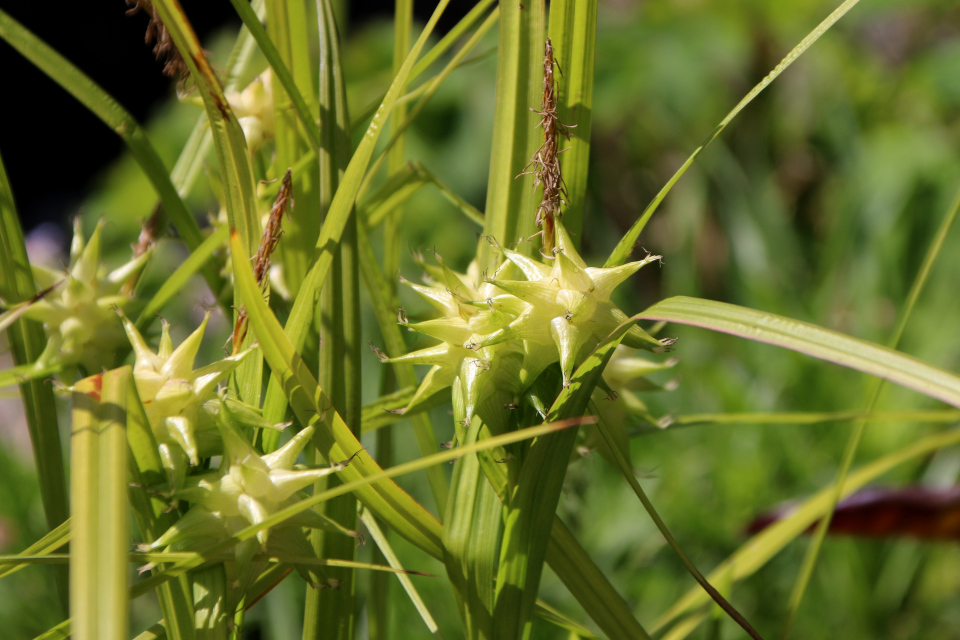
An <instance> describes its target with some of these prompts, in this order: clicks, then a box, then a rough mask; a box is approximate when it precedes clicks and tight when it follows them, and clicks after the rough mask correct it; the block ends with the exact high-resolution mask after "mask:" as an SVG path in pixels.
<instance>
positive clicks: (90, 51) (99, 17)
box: [0, 0, 474, 232]
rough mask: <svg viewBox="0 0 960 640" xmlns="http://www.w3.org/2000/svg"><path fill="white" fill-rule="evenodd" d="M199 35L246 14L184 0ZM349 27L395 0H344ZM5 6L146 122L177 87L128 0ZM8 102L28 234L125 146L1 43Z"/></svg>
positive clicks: (420, 9) (8, 145)
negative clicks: (129, 10) (147, 40)
mask: <svg viewBox="0 0 960 640" xmlns="http://www.w3.org/2000/svg"><path fill="white" fill-rule="evenodd" d="M182 4H183V7H184V9H185V10H186V12H187V14H188V16H189V17H190V21H191V22H192V23H193V26H194V29H195V30H196V31H197V35H198V36H199V37H200V40H201V42H204V41H206V39H207V36H208V35H210V34H211V33H212V32H214V31H216V30H218V29H221V28H223V27H228V26H229V27H231V28H234V29H236V28H239V26H240V19H239V18H238V17H237V16H236V13H235V12H234V11H233V9H232V8H231V6H230V4H229V2H226V1H225V0H216V1H212V0H183V1H182ZM346 4H347V8H348V11H349V21H348V25H347V29H348V30H349V29H350V28H352V27H357V26H360V25H362V24H364V23H365V22H367V21H370V20H373V19H376V18H379V17H386V18H388V19H389V18H390V17H391V16H392V15H393V1H392V0H374V1H370V2H362V3H360V2H348V3H346ZM473 4H474V3H473V2H465V1H464V0H460V1H458V2H453V3H451V6H450V7H449V8H448V9H447V11H446V12H445V14H444V17H443V19H442V20H441V21H440V23H439V24H438V31H439V33H444V32H446V31H447V30H449V29H450V28H451V27H453V26H454V25H455V24H456V23H457V21H458V20H460V18H461V17H463V15H465V14H466V13H467V11H469V9H470V8H471V6H472V5H473ZM0 8H2V10H3V11H5V12H7V13H8V14H10V15H11V16H12V17H13V18H14V19H15V20H17V21H18V22H20V23H21V24H22V25H24V26H25V27H27V28H28V29H29V30H30V31H32V32H33V33H34V34H35V35H36V36H38V37H39V38H41V39H42V40H43V41H44V42H46V43H47V44H49V45H51V46H53V47H54V48H55V49H56V50H57V51H58V52H59V53H60V54H61V55H64V56H65V57H66V58H68V59H70V60H71V61H72V62H73V63H74V64H75V65H77V66H78V67H79V68H80V69H81V70H82V71H83V72H84V73H86V74H87V75H89V76H90V77H91V78H92V79H93V80H94V81H95V82H97V83H98V84H99V85H100V86H101V87H103V88H104V89H105V90H106V91H107V93H109V94H110V95H112V96H113V97H114V98H115V99H116V100H117V101H118V102H119V103H120V104H121V105H123V106H124V107H125V108H126V109H127V110H128V111H129V112H130V113H132V114H133V116H134V117H135V118H136V119H137V120H138V121H139V122H141V123H143V122H144V121H145V120H146V119H147V118H148V116H149V114H150V110H151V109H152V108H153V106H154V105H157V104H159V103H160V102H161V101H162V100H163V99H164V98H166V97H167V96H168V95H169V93H170V92H171V91H172V90H173V82H172V81H171V80H170V79H169V78H166V77H164V76H163V75H162V74H161V68H162V65H160V64H159V63H157V62H156V61H155V60H154V57H153V53H152V51H151V48H152V47H148V46H147V45H145V44H144V41H143V36H144V31H145V29H146V25H147V21H148V18H147V15H146V14H145V13H144V12H141V13H139V14H137V15H135V16H127V15H126V14H125V11H126V9H127V6H126V4H125V3H124V2H123V0H110V2H92V3H80V2H63V3H56V5H51V4H49V3H44V2H33V1H27V0H12V1H11V0H5V1H4V2H2V3H0ZM432 10H433V3H426V2H418V3H416V7H415V13H416V17H415V19H416V20H417V21H418V22H420V23H421V24H422V23H424V22H425V21H426V20H427V19H428V18H429V16H430V12H431V11H432ZM0 69H3V72H4V76H5V86H7V87H13V89H12V90H10V91H9V93H7V94H6V95H5V96H4V97H3V100H2V107H0V114H2V117H3V125H2V126H0V154H2V157H3V162H4V165H5V167H6V170H7V175H8V177H9V179H10V182H11V185H12V187H13V192H14V195H15V197H16V199H17V207H18V209H19V212H20V219H21V220H22V222H23V225H24V231H25V232H28V231H30V230H31V229H33V228H34V227H36V226H37V225H39V224H41V223H43V222H54V223H62V221H63V220H64V219H65V217H66V216H68V215H69V214H70V213H71V211H72V208H74V207H75V206H76V205H77V204H78V203H80V202H81V201H82V200H83V198H84V196H85V195H86V194H87V192H88V190H89V188H90V186H91V184H92V179H93V178H94V177H95V176H96V175H97V174H98V173H99V172H100V171H101V170H103V169H104V168H105V167H106V166H107V165H109V164H110V163H111V162H112V161H113V160H114V159H116V158H117V157H118V156H119V154H120V152H121V149H122V147H123V143H122V142H121V140H120V138H119V137H117V136H116V135H114V133H113V132H112V131H110V130H109V129H108V128H107V127H106V126H104V125H103V123H101V122H100V121H99V120H98V119H97V118H96V117H95V116H94V115H93V114H91V113H90V112H89V111H87V109H86V108H85V107H84V106H83V105H81V104H80V103H79V102H77V101H76V100H74V99H73V98H72V97H71V96H70V95H68V94H67V93H66V92H65V91H64V90H63V89H61V88H60V87H58V86H57V85H56V84H55V83H54V82H53V81H52V80H50V79H49V78H48V77H47V76H46V75H44V74H43V73H42V72H40V71H39V70H37V69H36V68H35V67H34V66H33V65H32V64H30V62H28V61H27V60H26V59H25V58H23V57H22V56H21V55H20V54H19V53H17V52H16V51H15V50H14V49H13V48H12V47H10V46H9V45H7V44H6V43H5V42H2V41H0Z"/></svg>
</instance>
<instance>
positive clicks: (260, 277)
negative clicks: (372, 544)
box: [230, 169, 293, 355]
mask: <svg viewBox="0 0 960 640" xmlns="http://www.w3.org/2000/svg"><path fill="white" fill-rule="evenodd" d="M284 211H286V212H287V215H290V212H291V211H293V173H292V171H291V170H290V169H287V173H286V174H285V175H284V176H283V181H282V182H281V183H280V190H279V191H278V192H277V199H276V200H275V201H274V203H273V207H272V208H271V209H270V213H268V214H267V224H266V225H265V226H264V228H263V235H262V236H261V237H260V248H259V249H257V255H256V257H255V258H254V264H253V275H254V276H255V277H256V279H257V284H258V285H260V289H261V290H262V291H264V292H265V291H266V288H267V287H268V286H269V284H268V283H269V280H268V278H267V273H268V272H269V271H270V256H271V254H273V252H274V250H275V249H276V248H277V245H278V244H279V243H280V236H282V235H283V227H282V222H283V212H284ZM246 334H247V309H246V307H241V308H240V313H238V314H237V322H236V324H234V326H233V334H231V336H230V339H231V340H232V341H233V355H236V354H237V352H239V351H240V345H241V344H242V343H243V339H244V337H246Z"/></svg>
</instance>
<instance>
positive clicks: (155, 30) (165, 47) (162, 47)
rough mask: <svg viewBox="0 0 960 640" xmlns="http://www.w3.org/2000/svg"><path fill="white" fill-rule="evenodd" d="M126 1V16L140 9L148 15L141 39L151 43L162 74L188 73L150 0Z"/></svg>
mask: <svg viewBox="0 0 960 640" xmlns="http://www.w3.org/2000/svg"><path fill="white" fill-rule="evenodd" d="M126 2H127V6H128V7H130V8H129V9H127V15H128V16H133V15H136V14H138V13H140V12H141V11H144V12H146V13H147V15H149V16H150V23H149V24H148V25H147V33H146V35H145V36H144V39H143V41H144V42H146V43H147V44H152V45H153V55H154V56H155V57H156V58H157V62H162V63H163V75H165V76H167V77H169V78H180V79H183V78H185V77H187V75H188V74H189V73H190V72H189V69H187V63H186V62H184V61H183V57H182V56H181V55H180V52H179V51H178V50H177V47H176V46H175V45H174V44H173V38H171V37H170V32H169V31H167V28H166V27H165V26H164V24H163V21H162V20H161V19H160V16H159V15H158V14H157V10H156V9H155V8H154V6H153V5H152V4H151V3H150V0H126Z"/></svg>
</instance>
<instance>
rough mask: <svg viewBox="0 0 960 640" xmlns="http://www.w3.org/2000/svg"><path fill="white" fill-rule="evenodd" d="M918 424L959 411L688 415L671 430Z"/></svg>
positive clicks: (954, 416) (956, 416)
mask: <svg viewBox="0 0 960 640" xmlns="http://www.w3.org/2000/svg"><path fill="white" fill-rule="evenodd" d="M853 420H863V421H865V422H918V423H933V424H941V423H949V422H958V421H960V411H953V410H945V411H779V412H763V411H758V412H750V413H688V414H681V415H677V416H670V427H671V428H677V427H693V426H702V425H710V424H822V423H824V422H850V421H853Z"/></svg>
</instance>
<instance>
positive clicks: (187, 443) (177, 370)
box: [122, 313, 251, 488]
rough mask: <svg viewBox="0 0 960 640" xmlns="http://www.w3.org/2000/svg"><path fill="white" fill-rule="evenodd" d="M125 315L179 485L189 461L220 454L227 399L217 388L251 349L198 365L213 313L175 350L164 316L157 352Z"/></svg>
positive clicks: (145, 396)
mask: <svg viewBox="0 0 960 640" xmlns="http://www.w3.org/2000/svg"><path fill="white" fill-rule="evenodd" d="M122 319H123V328H124V330H125V331H126V333H127V337H128V338H129V340H130V344H131V345H132V346H133V351H134V356H135V362H134V365H133V379H134V382H135V383H136V386H137V393H138V394H139V396H140V401H141V402H142V403H143V408H144V411H145V412H146V414H147V420H148V421H149V422H150V427H151V429H152V430H153V434H154V437H155V438H156V440H157V444H158V446H159V449H160V458H161V460H162V461H163V465H164V468H165V469H166V470H167V474H168V479H169V481H170V486H171V487H172V488H177V487H180V486H181V485H182V483H183V480H184V478H185V477H186V473H187V468H188V465H189V464H192V465H197V464H200V458H202V457H208V456H210V455H215V454H218V453H220V451H221V444H220V435H219V434H218V433H217V428H216V419H215V418H216V415H217V413H218V412H219V407H220V406H221V404H222V403H220V402H218V400H217V387H218V385H219V384H220V383H221V382H222V381H223V380H224V379H225V378H226V377H227V376H228V375H230V373H231V372H233V370H234V369H236V368H237V367H238V366H239V365H240V362H241V361H242V360H243V358H244V357H245V356H246V355H247V354H248V353H250V351H251V350H250V349H247V350H246V351H243V352H241V353H238V354H237V355H235V356H232V357H229V358H224V359H223V360H220V361H218V362H214V363H213V364H210V365H207V366H205V367H201V368H199V369H194V368H193V363H194V360H195V359H196V356H197V351H198V350H199V349H200V343H201V342H202V341H203V334H204V332H205V330H206V328H207V322H208V320H209V319H210V314H209V313H208V314H206V315H205V316H204V318H203V322H202V323H201V324H200V326H199V327H198V328H197V329H196V331H194V332H193V333H191V334H190V336H188V337H187V339H186V340H184V341H183V342H182V343H181V344H180V346H178V347H177V348H176V349H174V348H173V340H172V339H171V338H170V325H169V323H167V321H166V320H164V321H163V328H162V334H161V336H160V346H159V348H158V349H157V351H156V353H155V352H154V351H153V350H152V349H151V348H150V347H149V346H147V343H146V341H145V340H144V339H143V336H142V335H141V334H140V331H138V330H137V327H136V326H135V325H134V324H133V323H132V322H131V321H130V320H129V319H128V318H126V317H125V316H123V317H122Z"/></svg>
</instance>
